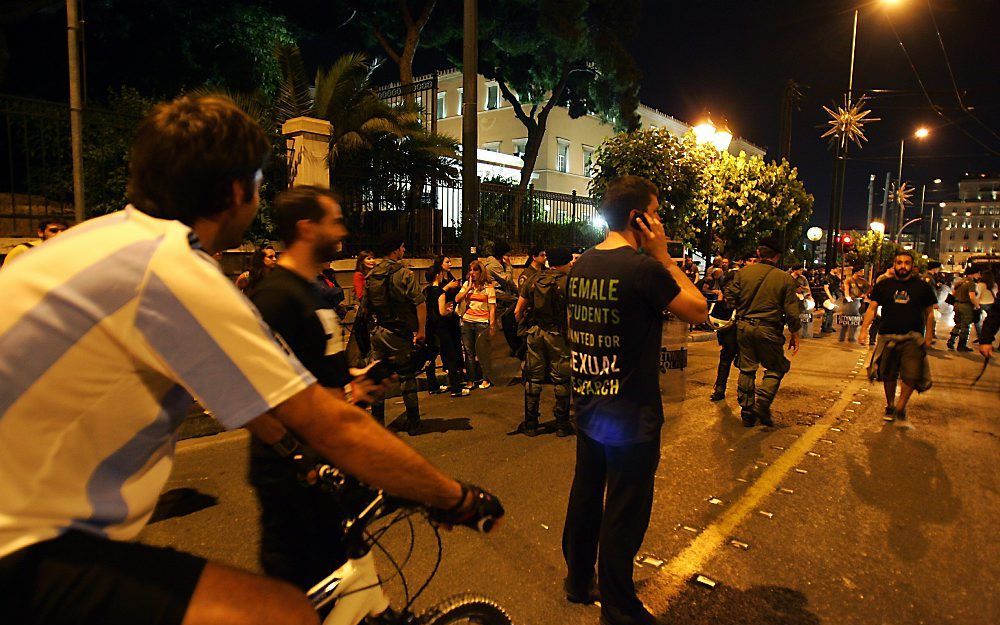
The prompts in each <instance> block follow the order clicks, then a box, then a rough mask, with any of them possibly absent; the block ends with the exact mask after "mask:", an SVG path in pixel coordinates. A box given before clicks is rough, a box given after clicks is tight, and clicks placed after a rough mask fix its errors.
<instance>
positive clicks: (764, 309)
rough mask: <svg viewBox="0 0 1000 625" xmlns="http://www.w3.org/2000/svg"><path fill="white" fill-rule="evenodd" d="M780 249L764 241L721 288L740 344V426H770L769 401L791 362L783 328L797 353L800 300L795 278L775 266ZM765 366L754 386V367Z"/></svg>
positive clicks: (793, 351)
mask: <svg viewBox="0 0 1000 625" xmlns="http://www.w3.org/2000/svg"><path fill="white" fill-rule="evenodd" d="M780 249H781V246H780V245H779V244H778V242H777V241H776V240H775V239H773V238H771V237H765V238H763V239H761V240H760V243H758V245H757V256H758V257H759V258H760V261H759V262H756V263H754V264H752V265H747V266H746V267H744V268H743V269H741V270H740V271H738V272H737V273H736V276H735V277H734V278H733V280H732V282H730V283H729V284H728V285H726V289H725V294H726V301H728V302H730V303H731V304H732V305H733V306H734V307H735V309H736V324H737V325H736V341H737V343H738V344H739V350H740V355H739V362H738V366H739V370H740V380H739V385H738V387H737V389H738V395H737V398H738V401H739V404H740V408H742V412H741V415H740V416H741V417H742V419H743V425H744V426H746V427H753V426H754V424H755V423H756V422H757V420H760V422H761V423H762V424H763V425H767V426H770V425H774V422H773V421H772V420H771V402H773V401H774V396H775V395H776V394H777V393H778V387H779V386H780V384H781V378H782V377H784V375H785V374H786V373H788V370H789V368H790V367H791V363H790V362H789V361H788V358H786V357H785V354H784V351H783V347H784V343H785V338H784V334H783V330H784V326H785V324H788V330H789V331H790V332H791V335H790V337H789V339H788V348H789V349H790V350H791V351H792V353H793V354H795V353H797V352H798V349H799V328H800V327H801V321H800V319H799V300H798V298H797V297H796V296H795V291H796V288H797V285H796V283H795V279H794V278H792V277H791V276H790V275H788V274H787V273H785V272H784V271H781V270H780V269H779V268H778V266H777V265H778V260H779V259H780V258H781V252H780ZM760 365H763V366H764V380H763V381H762V382H761V384H760V386H759V387H758V386H757V367H758V366H760Z"/></svg>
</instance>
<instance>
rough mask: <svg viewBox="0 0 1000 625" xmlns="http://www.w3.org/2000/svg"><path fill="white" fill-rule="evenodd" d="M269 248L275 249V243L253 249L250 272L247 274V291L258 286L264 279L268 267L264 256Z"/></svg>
mask: <svg viewBox="0 0 1000 625" xmlns="http://www.w3.org/2000/svg"><path fill="white" fill-rule="evenodd" d="M267 250H272V251H273V250H274V246H273V245H261V246H260V247H258V248H257V249H255V250H254V251H253V256H251V257H250V274H249V275H248V276H247V288H246V291H247V293H249V292H250V289H252V288H253V287H255V286H257V284H258V283H259V282H260V281H261V280H263V279H264V275H265V272H266V271H267V267H266V266H264V256H265V255H266V252H267Z"/></svg>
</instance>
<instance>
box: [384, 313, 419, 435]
mask: <svg viewBox="0 0 1000 625" xmlns="http://www.w3.org/2000/svg"><path fill="white" fill-rule="evenodd" d="M371 341H372V359H373V360H385V361H386V362H388V363H389V364H390V365H392V367H393V369H395V371H396V375H398V376H399V390H400V392H401V393H402V395H403V404H404V405H406V420H407V421H409V422H410V423H416V422H418V421H420V403H419V401H418V400H417V369H416V368H414V364H415V363H414V353H413V338H412V335H411V336H404V335H401V334H396V333H395V332H392V331H391V330H388V329H386V328H382V327H376V328H375V329H374V330H373V331H372V338H371ZM422 364H423V363H421V366H422ZM418 368H419V367H418ZM372 416H373V417H375V419H377V420H378V422H379V423H382V424H383V425H384V424H385V397H384V396H380V398H379V399H377V400H375V402H374V403H372Z"/></svg>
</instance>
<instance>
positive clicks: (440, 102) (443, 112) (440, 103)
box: [437, 91, 448, 119]
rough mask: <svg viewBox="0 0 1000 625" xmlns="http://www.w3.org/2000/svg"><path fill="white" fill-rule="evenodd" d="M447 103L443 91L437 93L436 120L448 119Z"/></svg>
mask: <svg viewBox="0 0 1000 625" xmlns="http://www.w3.org/2000/svg"><path fill="white" fill-rule="evenodd" d="M447 101H448V100H447V98H445V92H444V91H438V99H437V108H438V110H437V118H438V119H444V118H445V117H448V104H447Z"/></svg>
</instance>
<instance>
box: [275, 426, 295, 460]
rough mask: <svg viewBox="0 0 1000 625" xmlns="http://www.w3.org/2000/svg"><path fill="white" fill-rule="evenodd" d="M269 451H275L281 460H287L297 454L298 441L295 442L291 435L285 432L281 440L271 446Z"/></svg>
mask: <svg viewBox="0 0 1000 625" xmlns="http://www.w3.org/2000/svg"><path fill="white" fill-rule="evenodd" d="M271 449H273V450H274V451H276V452H277V453H278V455H279V456H281V457H282V458H288V457H289V456H292V455H294V454H296V453H298V452H299V450H300V447H299V441H297V440H295V437H294V436H292V435H291V433H289V432H285V435H284V436H282V437H281V440H279V441H278V442H277V443H274V444H273V445H271Z"/></svg>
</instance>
